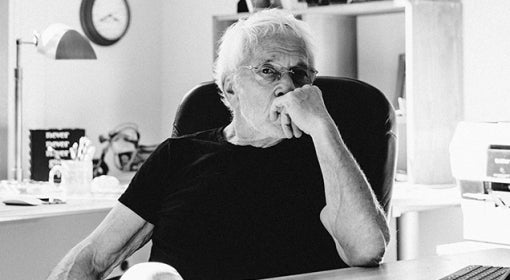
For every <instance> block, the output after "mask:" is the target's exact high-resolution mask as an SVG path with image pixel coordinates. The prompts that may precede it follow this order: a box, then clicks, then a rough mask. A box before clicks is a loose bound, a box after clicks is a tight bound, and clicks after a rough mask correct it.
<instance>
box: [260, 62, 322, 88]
mask: <svg viewBox="0 0 510 280" xmlns="http://www.w3.org/2000/svg"><path fill="white" fill-rule="evenodd" d="M252 69H253V70H254V72H255V73H256V74H257V75H258V76H260V77H261V78H263V79H264V81H266V82H267V83H273V82H276V81H279V80H280V79H281V78H282V76H283V75H284V74H286V73H288V74H289V75H290V78H291V79H292V82H293V83H294V84H295V85H296V86H304V85H307V84H311V83H312V82H313V80H314V78H315V72H314V71H313V70H310V69H308V68H305V67H301V66H296V67H292V68H290V69H288V70H287V69H285V68H283V67H282V68H281V69H277V68H276V66H274V65H271V64H263V65H261V66H258V67H252Z"/></svg>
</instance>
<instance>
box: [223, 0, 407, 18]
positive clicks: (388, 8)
mask: <svg viewBox="0 0 510 280" xmlns="http://www.w3.org/2000/svg"><path fill="white" fill-rule="evenodd" d="M404 9H405V5H404V4H403V3H402V2H401V1H373V2H366V3H355V4H333V5H327V6H315V7H309V8H306V9H302V10H291V11H290V12H291V13H292V14H294V15H305V14H332V15H345V16H362V15H376V14H390V13H403V12H404ZM248 15H249V13H239V14H229V15H216V16H214V19H215V20H219V21H235V20H238V19H240V18H243V17H247V16H248Z"/></svg>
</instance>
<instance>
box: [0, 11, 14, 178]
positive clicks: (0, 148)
mask: <svg viewBox="0 0 510 280" xmlns="http://www.w3.org/2000/svg"><path fill="white" fill-rule="evenodd" d="M9 26H10V25H9V1H0V66H1V67H0V179H1V178H6V177H7V172H8V171H7V151H8V147H7V138H8V137H7V135H8V132H9V125H8V121H7V116H8V111H9V110H8V106H7V104H8V102H7V96H8V95H7V88H8V85H9V79H12V75H13V72H12V71H9V70H10V69H9V68H8V67H4V66H6V65H7V64H8V59H9V55H8V52H7V50H8V48H7V45H8V44H9ZM2 85H3V86H2Z"/></svg>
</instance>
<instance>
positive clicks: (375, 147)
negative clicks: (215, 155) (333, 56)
mask: <svg viewBox="0 0 510 280" xmlns="http://www.w3.org/2000/svg"><path fill="white" fill-rule="evenodd" d="M314 84H315V85H316V86H318V87H319V88H320V89H321V91H322V94H323V98H324V102H325V104H326V108H327V109H328V111H329V113H330V115H331V117H332V118H333V120H334V121H335V123H336V124H337V126H338V129H339V131H340V134H341V136H342V139H343V140H344V142H345V144H346V145H347V147H348V148H349V150H350V151H351V153H352V154H353V156H354V158H355V159H356V161H357V162H358V164H359V165H360V167H361V169H362V170H363V172H364V173H365V175H366V177H367V179H368V181H369V183H370V185H371V187H372V189H373V190H374V193H375V195H376V197H377V199H378V201H379V203H380V204H381V206H382V207H383V209H384V211H385V212H386V214H388V211H389V208H390V200H391V193H392V187H393V179H394V176H395V167H396V143H397V139H396V133H395V127H396V122H395V113H394V110H393V107H392V106H391V104H390V103H389V102H388V100H387V99H386V97H385V96H384V95H383V93H382V92H380V91H379V90H378V89H376V88H374V87H372V86H370V85H368V84H367V83H364V82H361V81H358V80H355V79H349V78H336V77H318V78H317V79H316V81H315V82H314ZM230 121H231V115H230V112H229V110H228V109H227V108H226V107H225V105H224V104H223V102H222V101H221V100H220V96H219V94H218V88H217V86H216V84H215V83H214V82H206V83H202V84H200V85H198V86H196V87H195V88H193V89H191V90H190V91H189V92H188V93H187V94H186V95H185V96H184V98H183V100H182V102H181V104H180V106H179V108H178V110H177V114H176V116H175V121H174V124H173V131H172V137H178V136H182V135H186V134H191V133H194V132H198V131H202V130H207V129H212V128H216V127H220V126H224V125H227V124H228V123H230Z"/></svg>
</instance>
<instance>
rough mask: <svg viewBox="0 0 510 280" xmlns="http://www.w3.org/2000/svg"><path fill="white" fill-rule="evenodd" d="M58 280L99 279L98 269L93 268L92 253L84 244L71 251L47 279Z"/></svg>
mask: <svg viewBox="0 0 510 280" xmlns="http://www.w3.org/2000/svg"><path fill="white" fill-rule="evenodd" d="M60 279H62V280H63V279H94V280H95V279H100V273H99V269H98V268H97V267H95V266H94V262H93V252H92V251H91V250H89V249H88V247H87V245H85V244H84V242H81V243H79V244H78V245H76V246H75V247H74V248H73V249H71V251H69V253H67V255H66V256H65V257H64V258H63V259H62V260H61V261H60V262H59V263H58V265H57V266H56V267H55V268H54V269H53V271H52V272H51V274H50V276H49V277H48V280H60Z"/></svg>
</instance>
